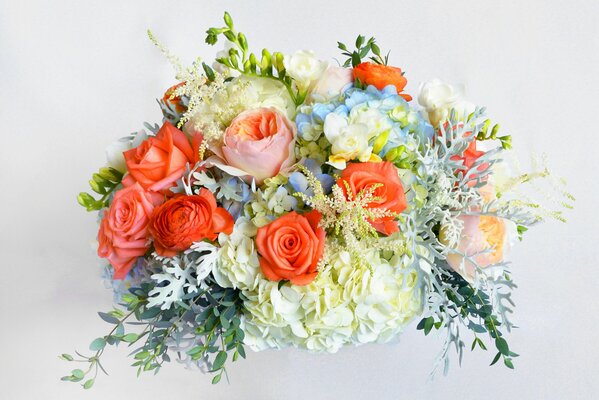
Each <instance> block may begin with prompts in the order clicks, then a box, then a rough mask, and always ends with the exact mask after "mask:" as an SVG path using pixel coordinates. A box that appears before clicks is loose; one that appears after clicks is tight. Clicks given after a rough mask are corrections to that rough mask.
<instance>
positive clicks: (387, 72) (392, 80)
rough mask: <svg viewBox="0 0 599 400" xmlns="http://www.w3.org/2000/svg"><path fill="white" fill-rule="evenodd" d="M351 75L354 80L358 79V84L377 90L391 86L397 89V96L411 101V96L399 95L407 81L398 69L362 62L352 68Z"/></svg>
mask: <svg viewBox="0 0 599 400" xmlns="http://www.w3.org/2000/svg"><path fill="white" fill-rule="evenodd" d="M353 73H354V79H359V80H360V82H362V83H364V84H366V85H372V86H374V87H376V88H377V89H378V90H383V89H384V88H385V87H386V86H389V85H393V86H395V88H396V89H397V94H399V95H400V96H401V97H403V98H404V99H405V100H406V101H410V100H412V96H410V95H409V94H406V93H401V92H402V91H403V90H404V88H405V87H406V84H407V83H408V80H407V79H406V78H404V76H403V73H402V72H401V69H400V68H397V67H391V66H389V65H382V64H374V63H370V62H363V63H360V64H358V65H356V66H355V67H354V69H353Z"/></svg>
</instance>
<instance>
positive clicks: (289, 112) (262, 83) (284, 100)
mask: <svg viewBox="0 0 599 400" xmlns="http://www.w3.org/2000/svg"><path fill="white" fill-rule="evenodd" d="M235 82H236V83H239V84H241V85H247V89H246V90H245V91H244V92H243V94H244V98H243V106H244V109H246V110H251V109H254V108H262V107H274V108H276V109H277V110H279V111H281V112H282V113H284V114H285V115H286V116H287V118H289V119H290V120H293V118H295V103H294V102H293V100H292V99H291V96H290V95H289V92H288V91H287V88H286V87H285V85H283V84H282V83H281V82H279V81H276V80H274V79H270V78H259V77H253V76H245V75H242V76H240V77H239V78H236V80H235Z"/></svg>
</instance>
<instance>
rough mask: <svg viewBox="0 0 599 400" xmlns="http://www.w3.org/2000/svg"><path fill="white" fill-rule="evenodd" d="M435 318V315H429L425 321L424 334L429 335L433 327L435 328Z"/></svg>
mask: <svg viewBox="0 0 599 400" xmlns="http://www.w3.org/2000/svg"><path fill="white" fill-rule="evenodd" d="M434 322H435V320H434V318H433V317H428V318H427V319H426V321H425V322H424V334H425V335H428V334H429V333H430V331H431V329H433V324H434Z"/></svg>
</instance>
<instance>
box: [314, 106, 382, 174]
mask: <svg viewBox="0 0 599 400" xmlns="http://www.w3.org/2000/svg"><path fill="white" fill-rule="evenodd" d="M324 134H325V136H326V138H327V140H328V141H329V142H330V143H331V145H332V146H331V156H330V157H329V161H328V164H330V165H332V166H333V167H335V168H337V169H345V167H346V165H347V161H350V160H354V159H358V160H360V161H361V162H366V161H369V160H370V159H371V156H372V146H369V144H368V139H370V135H369V129H368V125H366V124H363V123H355V124H350V121H349V118H348V117H346V116H343V115H340V114H337V113H330V114H329V115H327V117H326V118H325V121H324Z"/></svg>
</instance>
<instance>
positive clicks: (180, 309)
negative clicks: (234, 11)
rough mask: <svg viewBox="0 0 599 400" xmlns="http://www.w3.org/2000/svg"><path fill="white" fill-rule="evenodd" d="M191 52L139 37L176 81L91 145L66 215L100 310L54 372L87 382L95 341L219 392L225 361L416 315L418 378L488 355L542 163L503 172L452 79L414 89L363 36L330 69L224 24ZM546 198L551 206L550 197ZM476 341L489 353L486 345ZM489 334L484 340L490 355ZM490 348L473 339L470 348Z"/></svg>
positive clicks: (500, 158)
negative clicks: (172, 365) (140, 116)
mask: <svg viewBox="0 0 599 400" xmlns="http://www.w3.org/2000/svg"><path fill="white" fill-rule="evenodd" d="M224 22H225V26H223V27H219V28H210V29H208V31H207V37H206V42H207V43H208V44H210V45H214V44H216V43H217V42H219V41H224V43H225V46H224V50H223V51H221V52H219V53H218V55H217V58H216V60H215V62H214V64H212V65H208V64H206V63H204V62H202V61H201V60H197V61H196V62H195V63H193V65H192V66H191V67H188V68H184V67H183V66H181V64H180V62H179V61H178V59H177V58H176V57H175V56H173V55H172V54H170V53H169V51H168V50H167V49H166V48H165V47H163V46H162V45H161V44H160V43H159V42H158V41H157V40H156V39H155V37H154V36H153V35H152V34H151V33H150V32H149V36H150V39H151V40H152V41H153V42H154V43H155V44H156V45H157V46H158V47H159V48H160V49H161V50H162V51H163V52H164V53H165V55H166V56H167V57H168V59H169V60H170V61H171V62H172V63H173V65H174V66H175V68H176V70H177V75H176V79H177V81H178V82H179V83H177V84H176V85H175V86H173V87H171V88H170V89H168V90H167V91H166V94H165V95H164V96H163V97H162V99H160V100H159V104H160V107H161V110H162V116H163V121H162V124H161V125H152V124H147V123H146V124H145V129H144V130H141V131H139V132H137V133H134V134H132V135H130V136H127V137H124V138H123V139H121V140H119V141H118V142H116V143H115V144H113V145H112V146H111V147H110V148H109V149H108V165H107V166H105V167H102V168H101V169H100V170H99V171H98V172H97V173H95V174H94V175H93V178H92V180H91V181H90V182H89V183H90V186H91V188H92V190H93V192H95V193H96V194H95V195H92V194H88V193H81V194H80V195H79V197H78V201H79V203H80V204H81V205H82V206H84V207H85V208H86V209H87V210H88V211H98V212H99V224H100V228H99V232H98V237H97V239H98V255H99V256H100V257H101V258H103V259H105V261H106V263H105V265H104V267H103V270H104V274H105V279H106V282H107V283H108V284H109V286H110V287H111V288H112V289H113V291H114V296H115V303H116V304H117V306H116V307H115V308H114V309H113V310H111V311H109V312H105V313H99V315H100V317H101V318H102V319H103V320H104V321H106V322H107V323H108V324H110V325H111V326H112V328H111V329H110V331H109V333H107V334H106V335H104V336H101V337H98V338H97V339H95V340H94V341H93V342H92V343H91V345H90V350H91V354H90V355H83V354H81V353H77V356H72V355H70V354H63V355H62V356H61V357H62V358H63V359H65V360H67V361H80V362H84V363H88V368H84V369H74V370H72V372H71V374H70V375H68V376H65V377H64V378H63V380H66V381H71V382H80V383H81V384H82V385H83V387H85V388H89V387H91V386H92V385H93V384H94V380H95V378H96V375H97V374H98V371H99V370H102V371H103V370H104V369H103V366H102V364H101V355H102V354H103V352H104V351H105V349H106V348H107V346H109V345H118V344H121V345H127V346H129V347H130V348H131V350H132V357H133V359H134V363H133V366H135V367H137V369H138V373H141V372H143V371H154V372H157V371H158V370H159V369H160V368H161V367H162V366H163V364H164V363H165V362H169V361H171V360H177V361H179V362H181V363H183V364H185V365H186V366H188V367H194V366H195V367H199V368H200V369H201V370H203V371H209V372H212V373H214V374H215V375H214V378H213V383H217V382H219V381H220V380H221V377H222V376H223V374H224V373H225V371H226V369H225V365H226V362H227V361H236V360H237V359H238V357H242V358H244V357H245V356H246V353H245V351H246V350H245V349H246V348H249V349H251V350H254V351H260V350H264V349H281V348H284V347H295V348H299V349H305V350H309V351H313V352H330V353H333V352H336V351H338V350H339V349H341V348H342V347H344V346H348V345H361V344H365V343H386V342H391V341H396V340H397V339H398V337H399V336H400V334H401V333H402V331H403V330H404V329H405V328H406V327H407V326H408V325H409V324H410V323H412V322H413V321H417V326H416V329H419V330H422V331H423V332H424V334H426V335H428V334H429V333H430V332H431V331H432V330H436V331H440V332H441V333H442V334H443V335H445V342H444V345H443V347H442V349H441V351H440V354H439V357H438V359H437V361H436V363H435V364H434V370H435V369H437V368H438V367H441V368H442V369H444V370H447V367H448V365H449V358H448V355H449V351H450V348H452V347H454V348H455V349H456V350H457V353H458V355H459V358H460V359H461V356H462V352H463V349H464V347H465V340H466V338H465V337H464V334H463V331H464V329H460V328H466V331H469V332H470V333H471V334H470V335H469V339H468V340H472V344H471V346H472V349H474V348H476V347H479V348H480V349H482V350H487V348H490V347H494V348H495V349H496V350H494V351H493V355H492V356H491V358H492V364H494V363H496V362H497V361H499V360H501V361H502V363H503V364H505V365H506V366H507V367H509V368H513V359H514V358H515V357H517V354H516V353H514V352H513V351H512V349H511V348H510V347H509V346H508V343H507V341H506V338H505V333H506V332H508V331H510V329H511V328H512V327H513V325H512V322H511V320H510V318H509V316H510V313H511V312H512V310H511V308H512V306H513V303H512V300H511V297H510V296H511V290H512V289H513V288H514V287H515V284H514V283H513V281H512V279H511V276H510V273H509V271H508V263H507V262H506V261H505V258H504V257H505V255H506V253H507V252H508V250H509V249H510V247H511V246H512V245H513V244H514V243H515V241H516V240H517V239H518V238H521V237H522V235H523V233H524V232H525V231H526V230H527V229H528V227H530V226H531V225H533V224H535V223H537V222H539V221H541V220H542V219H544V218H545V217H547V216H552V217H555V218H558V219H562V217H561V213H560V211H559V210H553V211H552V210H545V209H544V208H541V207H540V206H539V205H538V204H537V203H536V202H534V201H532V200H531V199H530V198H528V197H527V196H526V195H524V194H523V193H522V192H521V191H520V190H519V189H518V188H520V187H521V186H522V185H523V184H526V183H529V182H532V181H535V180H539V179H542V180H545V181H549V182H550V183H551V187H553V188H554V189H556V190H554V193H557V194H558V195H559V196H562V197H564V198H565V202H564V201H561V200H560V204H564V205H566V206H568V200H571V196H570V195H568V194H567V193H565V192H564V191H563V190H562V189H561V188H559V187H557V186H556V184H554V183H555V182H556V181H555V180H553V179H552V178H550V177H549V175H548V172H547V170H546V168H545V167H544V166H541V167H539V168H534V167H533V170H532V171H531V172H528V173H523V172H520V171H515V168H516V167H514V166H513V165H510V164H508V163H507V162H505V158H506V157H505V156H507V155H508V154H509V152H508V151H507V150H509V149H510V147H511V138H510V136H509V135H501V134H500V133H499V126H498V125H494V124H491V122H490V120H489V119H486V118H485V116H484V109H483V108H479V107H476V106H474V105H473V104H471V103H468V102H466V101H465V100H463V99H462V98H461V93H460V92H459V91H458V90H457V89H455V88H454V87H452V86H451V85H448V84H444V83H442V82H440V81H438V80H434V81H431V82H428V83H425V84H423V85H421V87H420V93H419V94H418V96H417V103H418V104H416V102H415V101H413V98H412V96H411V95H410V94H408V93H405V91H404V89H405V86H406V83H407V80H406V77H405V76H404V73H403V71H402V70H401V69H400V68H397V67H393V66H390V65H388V56H383V54H384V53H382V52H381V50H380V48H379V46H378V44H377V42H376V41H375V39H374V38H370V39H368V40H367V39H366V38H364V37H363V36H358V38H357V40H356V41H355V49H351V48H350V46H347V45H345V44H343V43H340V42H339V43H338V46H339V49H340V51H341V54H342V56H343V57H346V61H345V62H344V64H343V65H335V64H333V63H329V62H326V61H322V60H319V59H317V58H316V57H315V56H314V54H313V53H311V52H308V51H298V52H296V53H294V54H291V55H283V54H282V53H280V52H270V51H268V50H266V49H264V50H262V52H261V54H256V53H252V52H251V51H250V50H249V47H248V42H247V40H246V36H245V35H244V34H243V33H241V32H238V31H236V29H235V27H234V24H233V21H232V19H231V17H230V16H229V14H227V13H225V17H224ZM551 199H553V200H555V197H552V198H551ZM485 338H486V339H487V341H485ZM489 341H490V344H489ZM485 343H487V344H485Z"/></svg>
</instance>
